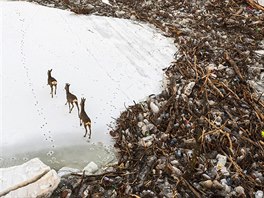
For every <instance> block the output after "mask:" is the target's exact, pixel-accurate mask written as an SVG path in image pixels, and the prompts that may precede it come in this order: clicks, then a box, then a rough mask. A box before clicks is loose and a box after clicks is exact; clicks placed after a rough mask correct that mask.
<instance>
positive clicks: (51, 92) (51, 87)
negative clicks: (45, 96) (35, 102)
mask: <svg viewBox="0 0 264 198" xmlns="http://www.w3.org/2000/svg"><path fill="white" fill-rule="evenodd" d="M50 89H51V91H50V94H51V97H52V98H53V86H52V85H50Z"/></svg>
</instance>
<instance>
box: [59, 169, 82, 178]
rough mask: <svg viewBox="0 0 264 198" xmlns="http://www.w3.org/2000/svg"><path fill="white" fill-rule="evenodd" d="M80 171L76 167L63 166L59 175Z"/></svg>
mask: <svg viewBox="0 0 264 198" xmlns="http://www.w3.org/2000/svg"><path fill="white" fill-rule="evenodd" d="M78 172H80V170H79V169H76V168H70V167H62V168H61V169H60V170H59V171H58V175H59V176H60V177H62V176H65V175H69V174H71V173H78Z"/></svg>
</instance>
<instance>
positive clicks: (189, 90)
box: [184, 82, 195, 96]
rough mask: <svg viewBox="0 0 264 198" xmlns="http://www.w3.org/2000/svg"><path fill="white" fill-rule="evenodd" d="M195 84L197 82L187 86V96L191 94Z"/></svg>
mask: <svg viewBox="0 0 264 198" xmlns="http://www.w3.org/2000/svg"><path fill="white" fill-rule="evenodd" d="M194 85H195V82H190V83H189V84H188V85H186V86H185V88H184V94H185V95H186V96H189V95H190V94H191V93H192V90H193V87H194Z"/></svg>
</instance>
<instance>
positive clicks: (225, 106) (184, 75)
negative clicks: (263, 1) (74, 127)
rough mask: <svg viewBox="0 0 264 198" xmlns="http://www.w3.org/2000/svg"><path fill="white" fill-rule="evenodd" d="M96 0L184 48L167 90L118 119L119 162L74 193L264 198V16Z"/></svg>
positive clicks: (200, 4)
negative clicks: (158, 31) (107, 2)
mask: <svg viewBox="0 0 264 198" xmlns="http://www.w3.org/2000/svg"><path fill="white" fill-rule="evenodd" d="M82 3H84V1H83V2H82ZM86 3H89V4H92V5H93V9H92V10H93V13H96V14H99V15H106V16H115V17H122V18H130V19H133V20H140V21H145V22H148V23H150V24H153V25H155V26H156V27H158V28H160V29H161V30H163V31H164V34H165V35H167V36H170V37H174V38H175V45H177V47H178V48H179V52H178V53H177V54H175V61H174V62H173V63H172V64H171V65H170V66H169V67H168V68H166V69H164V73H165V78H164V89H163V91H162V92H161V93H160V94H158V95H150V96H149V97H148V100H146V101H144V102H141V103H137V104H134V105H133V106H130V107H128V108H127V110H126V111H125V112H123V113H122V114H121V115H120V117H119V118H118V119H117V125H116V127H115V129H113V130H112V131H111V135H112V136H113V138H114V139H115V147H116V149H117V150H118V154H119V162H118V164H117V165H116V166H112V167H109V168H108V169H106V171H105V173H103V174H100V175H88V176H87V175H85V174H81V175H78V174H73V175H71V176H70V177H72V178H74V184H75V186H71V187H68V188H65V189H71V193H70V194H71V195H72V196H76V197H80V196H81V197H103V196H104V197H124V196H127V195H130V196H131V197H194V196H196V197H215V196H218V197H254V196H255V197H263V191H264V185H263V184H264V175H263V174H264V137H263V130H264V122H263V121H264V101H263V98H264V96H263V91H264V53H263V51H264V13H263V12H262V11H260V10H256V9H254V8H252V7H250V6H249V4H247V3H246V2H245V1H242V0H237V1H215V0H206V1H201V0H198V1H197V0H193V1H192V0H191V1H178V2H175V1H174V0H156V1H153V0H147V1H143V0H136V1H134V0H116V1H113V2H111V1H110V4H111V5H108V4H104V3H102V2H101V1H94V2H92V1H91V2H90V1H87V2H86ZM61 192H64V191H59V190H57V191H56V193H57V194H58V193H61ZM67 192H68V191H67ZM65 194H66V196H67V194H68V193H65ZM66 196H65V197H66Z"/></svg>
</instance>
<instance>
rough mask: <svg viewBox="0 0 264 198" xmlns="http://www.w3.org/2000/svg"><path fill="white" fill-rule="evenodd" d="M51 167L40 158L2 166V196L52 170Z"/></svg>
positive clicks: (0, 172)
mask: <svg viewBox="0 0 264 198" xmlns="http://www.w3.org/2000/svg"><path fill="white" fill-rule="evenodd" d="M50 170H51V169H50V167H49V166H47V165H45V164H44V163H43V162H41V161H40V160H39V159H38V158H34V159H32V160H29V161H28V162H26V163H24V164H22V165H18V166H13V167H9V168H1V169H0V175H1V185H0V196H2V195H4V194H6V193H8V192H10V191H12V190H16V189H18V188H19V187H21V186H25V185H27V184H29V183H32V182H35V181H36V180H38V179H39V178H40V177H42V176H43V175H45V174H46V173H47V172H48V171H50Z"/></svg>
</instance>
